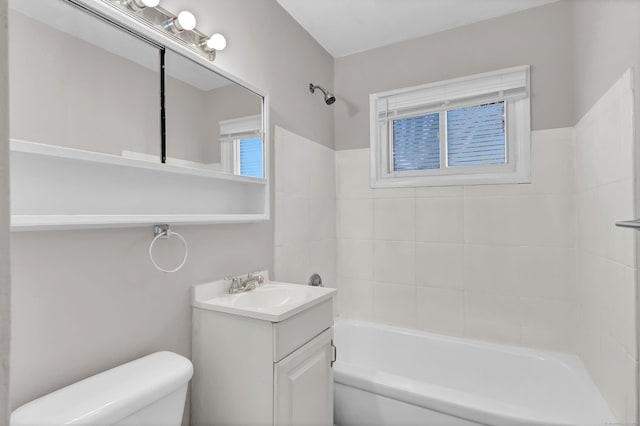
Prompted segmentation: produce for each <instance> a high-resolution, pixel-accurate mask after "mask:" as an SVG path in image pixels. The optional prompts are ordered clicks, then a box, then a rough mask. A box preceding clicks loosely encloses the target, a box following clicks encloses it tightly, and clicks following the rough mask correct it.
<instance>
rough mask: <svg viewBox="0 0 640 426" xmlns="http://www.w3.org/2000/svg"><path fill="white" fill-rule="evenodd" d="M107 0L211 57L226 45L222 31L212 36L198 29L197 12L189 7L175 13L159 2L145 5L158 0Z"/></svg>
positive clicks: (164, 33)
mask: <svg viewBox="0 0 640 426" xmlns="http://www.w3.org/2000/svg"><path fill="white" fill-rule="evenodd" d="M104 1H105V2H106V3H109V4H111V5H113V6H115V7H116V8H118V9H119V10H121V11H123V12H125V13H127V14H128V15H131V16H134V17H136V18H137V19H138V20H139V21H141V22H142V23H143V24H146V25H148V26H150V27H152V28H154V29H155V30H157V31H160V32H161V33H162V34H163V35H165V36H167V37H169V38H171V39H173V40H176V41H178V42H179V43H180V44H182V45H184V46H186V47H188V48H190V49H191V50H194V51H196V52H198V53H199V54H200V55H203V56H205V57H206V58H208V59H209V60H210V61H214V60H215V59H216V53H217V51H218V50H222V49H224V47H225V46H226V40H225V38H224V36H222V35H221V34H214V35H213V36H211V37H209V36H208V35H206V34H204V33H203V32H202V31H200V30H198V28H196V27H195V21H196V20H195V16H193V14H192V13H191V12H189V11H182V12H180V13H179V14H178V15H174V14H173V13H171V12H169V11H168V10H166V9H164V8H162V7H160V6H145V5H147V4H149V5H150V4H158V3H157V2H153V1H150V0H104ZM179 18H180V20H179ZM185 18H186V19H185ZM185 23H186V25H185ZM191 24H193V25H191ZM216 48H217V49H216Z"/></svg>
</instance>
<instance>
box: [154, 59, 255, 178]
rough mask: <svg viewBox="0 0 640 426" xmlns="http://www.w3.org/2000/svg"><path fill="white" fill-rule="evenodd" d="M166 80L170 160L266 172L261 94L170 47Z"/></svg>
mask: <svg viewBox="0 0 640 426" xmlns="http://www.w3.org/2000/svg"><path fill="white" fill-rule="evenodd" d="M165 82H166V84H165V103H166V110H167V112H166V126H167V138H166V140H167V143H166V146H167V151H166V153H167V157H166V162H167V164H173V165H178V166H184V167H192V168H200V169H206V170H212V171H219V172H224V173H232V174H235V175H240V176H249V177H258V178H262V177H263V176H264V157H265V155H264V145H263V129H262V102H263V99H262V97H261V96H259V95H256V94H255V93H253V92H251V91H250V90H248V89H245V88H244V87H242V86H240V85H238V84H236V83H234V82H232V81H231V80H228V79H226V78H224V77H222V76H220V75H219V74H217V73H215V72H213V71H211V70H210V69H207V68H205V67H203V66H201V65H199V64H197V63H196V62H193V61H191V60H189V59H187V58H185V57H183V56H181V55H179V54H177V53H175V52H172V51H169V50H167V52H166V55H165Z"/></svg>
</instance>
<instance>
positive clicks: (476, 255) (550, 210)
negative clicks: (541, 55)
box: [275, 72, 638, 422]
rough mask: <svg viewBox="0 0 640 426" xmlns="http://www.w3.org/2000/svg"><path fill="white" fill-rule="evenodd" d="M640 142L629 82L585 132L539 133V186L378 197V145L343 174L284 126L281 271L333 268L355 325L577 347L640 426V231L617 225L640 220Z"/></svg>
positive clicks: (342, 166) (343, 308)
mask: <svg viewBox="0 0 640 426" xmlns="http://www.w3.org/2000/svg"><path fill="white" fill-rule="evenodd" d="M633 134H634V133H633V97H632V91H631V77H630V73H628V72H627V73H626V74H625V75H624V76H623V77H622V78H621V80H619V81H618V82H617V83H616V84H615V85H614V86H613V87H612V88H611V89H610V90H609V91H608V92H607V94H605V95H604V96H603V97H602V99H601V100H600V101H599V102H597V103H596V105H594V107H593V108H592V110H591V111H589V113H587V114H586V115H585V116H584V117H583V118H582V120H581V121H580V122H579V123H578V124H577V126H576V127H575V128H574V127H568V128H560V129H550V130H538V131H534V132H532V157H531V170H532V183H530V184H522V185H477V186H464V187H462V186H451V187H422V188H402V189H371V188H370V185H369V164H370V159H369V149H353V150H343V151H336V152H335V175H332V173H330V171H332V170H333V169H332V167H333V165H332V164H333V160H332V158H333V157H332V156H331V150H329V149H327V148H325V147H323V146H321V145H319V144H316V143H314V142H313V141H310V140H307V139H304V138H301V137H299V136H297V135H295V134H293V133H290V132H287V131H284V130H282V129H276V135H275V144H276V170H277V172H278V174H279V176H276V189H275V193H276V218H275V223H276V230H275V240H276V250H275V276H276V278H277V279H286V280H290V281H293V282H299V283H301V284H306V278H307V276H308V274H309V273H310V272H311V271H312V270H313V271H316V270H317V271H320V272H321V273H324V274H325V276H326V277H327V279H325V282H326V283H327V285H329V286H331V287H334V286H337V287H338V289H339V292H338V301H339V306H338V310H339V315H340V316H341V317H345V318H353V319H361V320H371V321H375V322H381V323H386V324H391V325H397V326H401V327H408V328H416V329H422V330H428V331H433V332H437V333H442V334H448V335H454V336H464V337H470V338H477V339H485V340H492V341H498V342H503V343H508V344H516V345H524V346H532V347H539V348H543V349H550V350H556V351H562V352H568V353H577V354H578V355H579V356H580V357H581V359H582V360H583V362H584V363H585V365H586V366H587V368H588V370H589V372H590V374H591V375H592V377H593V380H594V382H595V383H596V384H597V385H598V388H599V389H600V391H601V392H602V393H603V395H604V397H605V399H606V400H607V401H608V403H609V405H610V407H611V409H612V411H613V412H614V413H615V415H616V416H617V418H618V419H619V420H620V421H621V422H635V421H636V415H635V413H636V404H637V402H636V395H637V391H636V382H635V377H636V371H637V362H638V361H637V360H638V358H637V352H636V345H637V342H636V307H635V300H636V297H637V296H636V275H637V270H636V259H635V258H636V248H635V245H636V238H637V237H636V233H635V232H634V231H632V230H628V229H620V228H616V227H615V226H614V223H615V222H616V221H618V220H624V219H629V218H634V217H637V215H636V214H635V212H634V205H633V199H634V197H633V194H634V180H633V179H634V177H633V176H634V174H633ZM325 167H326V169H324V171H322V169H323V168H325ZM331 185H335V186H334V188H335V189H334V190H332V189H331ZM333 191H335V192H333ZM332 208H334V209H335V216H334V218H335V220H332V219H331V218H330V216H331V209H332ZM333 230H335V231H333ZM332 232H335V233H333V234H332ZM333 235H335V239H333ZM334 271H335V272H334ZM334 276H335V279H334V278H333V277H334Z"/></svg>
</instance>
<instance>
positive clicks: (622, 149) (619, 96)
mask: <svg viewBox="0 0 640 426" xmlns="http://www.w3.org/2000/svg"><path fill="white" fill-rule="evenodd" d="M633 105H634V104H633V91H632V88H631V73H630V72H629V71H628V72H627V73H625V75H623V76H622V78H621V79H620V80H618V82H616V83H615V84H614V85H613V87H611V89H609V91H608V92H607V93H606V94H605V95H604V96H603V97H602V98H601V99H600V100H599V101H598V102H597V103H596V104H595V105H594V106H593V107H592V109H591V110H590V111H589V112H588V113H587V114H585V116H584V117H583V118H582V119H581V120H580V122H579V123H578V124H577V125H576V128H575V141H576V142H575V143H576V164H575V176H576V212H577V221H576V223H577V238H576V253H577V260H576V273H577V280H576V300H577V302H578V303H577V305H576V309H577V311H578V323H577V330H578V332H577V351H578V353H579V355H580V356H581V357H582V359H583V360H584V362H585V364H586V366H587V368H588V369H589V371H590V372H591V375H592V376H593V378H594V380H595V382H596V384H597V385H598V386H599V388H600V390H601V392H602V393H603V395H604V397H605V399H607V401H608V402H609V405H610V407H611V409H612V410H613V411H614V413H615V414H616V416H617V417H618V420H619V421H620V422H623V423H625V424H627V423H628V424H635V422H637V420H638V419H637V418H636V404H637V402H636V401H637V395H638V393H637V389H636V384H635V377H636V374H637V365H638V354H637V349H636V348H637V342H636V300H637V290H636V276H637V269H636V264H635V259H636V253H635V248H636V237H637V233H636V232H634V231H631V230H627V229H622V228H616V227H614V226H613V224H614V223H615V222H616V221H619V220H623V219H627V218H634V217H637V216H636V213H635V211H634V202H633V200H634V181H633V162H632V161H633V156H634V152H633V116H634V111H633Z"/></svg>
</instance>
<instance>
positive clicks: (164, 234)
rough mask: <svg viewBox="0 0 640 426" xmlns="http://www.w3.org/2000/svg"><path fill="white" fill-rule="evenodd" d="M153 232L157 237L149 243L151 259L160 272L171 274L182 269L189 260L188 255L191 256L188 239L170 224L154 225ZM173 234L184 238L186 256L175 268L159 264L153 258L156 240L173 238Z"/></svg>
mask: <svg viewBox="0 0 640 426" xmlns="http://www.w3.org/2000/svg"><path fill="white" fill-rule="evenodd" d="M153 233H154V234H155V237H154V238H153V240H151V244H149V259H151V263H152V264H153V266H155V268H156V269H157V270H158V271H160V272H166V273H169V274H170V273H173V272H178V271H179V270H180V269H182V267H183V266H184V264H185V263H186V262H187V257H188V256H189V246H188V245H187V241H186V240H185V239H184V238H183V237H182V235H180V234H178V233H177V232H174V231H172V230H171V228H170V227H169V225H155V226H154V227H153ZM173 235H175V236H177V237H178V238H180V239H181V240H182V243H183V244H184V257H183V258H182V262H180V264H179V265H178V266H177V267H175V268H174V269H164V268H161V267H160V266H158V264H157V263H156V261H155V259H154V258H153V245H154V244H155V243H156V241H158V239H159V238H167V239H168V238H171V236H173Z"/></svg>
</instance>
